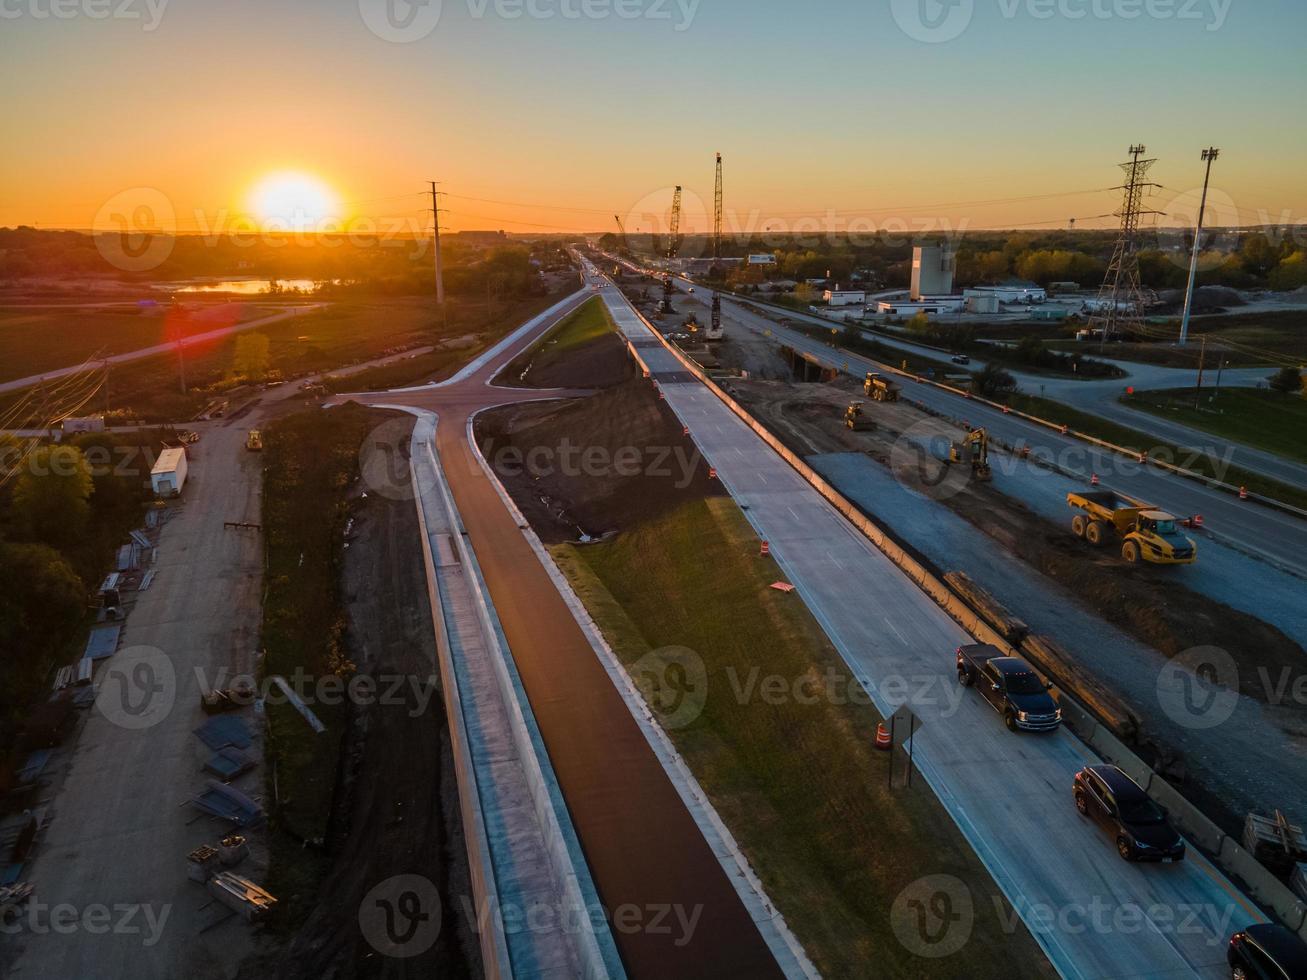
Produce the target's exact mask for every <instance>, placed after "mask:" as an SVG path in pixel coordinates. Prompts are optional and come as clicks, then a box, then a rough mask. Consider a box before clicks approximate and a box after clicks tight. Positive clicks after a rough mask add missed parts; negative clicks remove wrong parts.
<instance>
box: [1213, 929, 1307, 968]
mask: <svg viewBox="0 0 1307 980" xmlns="http://www.w3.org/2000/svg"><path fill="white" fill-rule="evenodd" d="M1225 959H1226V962H1228V963H1229V964H1230V976H1232V977H1234V980H1303V978H1307V943H1304V942H1303V941H1302V940H1301V939H1299V938H1298V936H1297V935H1296V934H1295V933H1292V932H1290V931H1289V930H1288V929H1286V928H1285V927H1284V926H1281V925H1276V924H1273V923H1270V922H1263V923H1260V924H1258V925H1252V926H1249V927H1248V928H1247V929H1244V930H1243V931H1242V932H1236V933H1235V934H1234V935H1233V936H1231V937H1230V945H1229V947H1228V948H1227V949H1226V951H1225Z"/></svg>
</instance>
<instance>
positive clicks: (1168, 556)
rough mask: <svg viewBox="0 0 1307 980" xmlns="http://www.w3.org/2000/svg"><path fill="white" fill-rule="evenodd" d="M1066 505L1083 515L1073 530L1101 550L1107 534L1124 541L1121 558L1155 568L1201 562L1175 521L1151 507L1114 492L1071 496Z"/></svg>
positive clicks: (1091, 492) (1095, 491) (1070, 494)
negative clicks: (1113, 534)
mask: <svg viewBox="0 0 1307 980" xmlns="http://www.w3.org/2000/svg"><path fill="white" fill-rule="evenodd" d="M1066 502H1067V505H1068V506H1070V507H1071V508H1072V509H1073V510H1077V511H1079V512H1080V513H1078V514H1076V515H1075V517H1073V518H1071V530H1072V531H1074V532H1075V535H1076V537H1077V538H1084V539H1085V540H1086V541H1088V542H1089V543H1090V544H1091V545H1094V546H1095V547H1098V546H1100V545H1102V544H1105V543H1106V541H1107V537H1108V534H1109V533H1111V532H1115V533H1116V534H1117V536H1118V537H1120V538H1121V557H1122V558H1124V559H1125V560H1126V561H1128V562H1131V563H1132V564H1133V563H1137V562H1140V561H1146V562H1149V563H1150V564H1153V565H1192V564H1193V563H1194V562H1195V561H1197V560H1198V548H1197V546H1195V545H1194V543H1193V541H1192V540H1190V539H1189V538H1187V537H1185V536H1184V535H1183V534H1181V533H1180V530H1179V528H1178V527H1177V525H1176V520H1175V518H1174V517H1172V516H1171V515H1170V514H1168V513H1166V512H1165V511H1160V510H1158V509H1156V508H1155V507H1153V505H1152V504H1146V503H1144V502H1143V501H1142V500H1136V499H1134V498H1133V497H1127V496H1126V495H1125V494H1122V493H1116V492H1115V491H1113V490H1091V491H1089V492H1086V493H1069V494H1067V495H1066Z"/></svg>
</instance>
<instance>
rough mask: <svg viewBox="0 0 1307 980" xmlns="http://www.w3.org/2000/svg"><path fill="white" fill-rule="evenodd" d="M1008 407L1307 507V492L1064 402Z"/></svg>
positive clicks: (1011, 400) (1028, 401)
mask: <svg viewBox="0 0 1307 980" xmlns="http://www.w3.org/2000/svg"><path fill="white" fill-rule="evenodd" d="M1004 401H1006V402H1007V404H1009V405H1011V406H1012V407H1013V408H1014V409H1016V410H1017V411H1020V412H1026V413H1027V414H1030V415H1037V416H1038V417H1040V418H1042V419H1046V420H1047V421H1049V422H1055V423H1060V424H1063V425H1067V426H1070V427H1071V428H1072V429H1073V430H1075V431H1076V432H1080V433H1083V434H1084V435H1087V436H1093V437H1094V438H1095V439H1102V440H1104V441H1105V442H1110V443H1112V444H1114V445H1117V446H1123V447H1125V448H1126V449H1129V450H1132V451H1134V452H1146V453H1148V454H1149V455H1150V456H1152V457H1154V458H1157V459H1162V460H1165V461H1167V462H1171V463H1175V464H1176V465H1178V466H1184V467H1186V468H1188V469H1191V470H1194V471H1195V472H1197V473H1201V474H1202V475H1204V476H1207V477H1210V478H1211V479H1213V480H1220V481H1221V482H1223V483H1228V484H1230V485H1232V486H1243V487H1247V488H1248V489H1249V490H1250V491H1252V492H1253V493H1259V494H1262V495H1264V496H1267V497H1271V498H1273V499H1275V500H1280V501H1283V502H1284V503H1286V504H1292V505H1293V506H1295V507H1303V508H1307V490H1305V489H1302V488H1299V487H1295V486H1290V485H1289V484H1286V483H1281V482H1279V481H1278V480H1272V479H1270V478H1268V477H1264V476H1262V475H1261V474H1258V473H1252V472H1250V471H1248V470H1244V469H1240V468H1239V467H1237V466H1230V467H1226V466H1224V465H1223V464H1221V463H1220V461H1219V460H1213V459H1211V458H1210V457H1208V456H1204V455H1202V454H1198V453H1194V452H1193V451H1192V450H1188V449H1183V448H1181V447H1179V446H1176V445H1175V444H1173V443H1169V442H1164V441H1163V440H1161V439H1158V438H1157V437H1156V436H1150V435H1148V434H1147V433H1144V432H1140V431H1139V430H1138V429H1132V428H1129V427H1128V426H1124V425H1118V424H1117V423H1115V422H1109V421H1107V420H1105V419H1101V418H1099V417H1098V416H1096V415H1090V414H1088V413H1086V412H1081V411H1078V410H1077V409H1074V408H1069V407H1067V406H1066V405H1063V404H1062V403H1061V402H1056V401H1053V400H1051V399H1048V398H1039V397H1037V396H1035V395H1025V394H1021V393H1016V394H1013V395H1009V396H1007V398H1005V399H1004Z"/></svg>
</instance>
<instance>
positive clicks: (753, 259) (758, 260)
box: [749, 252, 776, 266]
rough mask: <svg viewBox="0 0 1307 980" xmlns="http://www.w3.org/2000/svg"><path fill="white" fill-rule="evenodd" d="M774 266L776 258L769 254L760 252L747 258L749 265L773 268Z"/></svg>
mask: <svg viewBox="0 0 1307 980" xmlns="http://www.w3.org/2000/svg"><path fill="white" fill-rule="evenodd" d="M775 264H776V256H774V255H772V254H771V253H770V252H761V253H758V254H755V255H750V256H749V265H771V266H774V265H775Z"/></svg>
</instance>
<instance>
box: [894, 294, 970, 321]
mask: <svg viewBox="0 0 1307 980" xmlns="http://www.w3.org/2000/svg"><path fill="white" fill-rule="evenodd" d="M965 303H966V300H964V299H963V298H962V297H961V296H926V297H923V298H921V299H882V300H879V301H878V302H877V303H876V312H877V313H879V314H881V315H882V316H915V315H916V314H918V313H924V314H926V315H927V316H938V315H940V314H942V313H961V312H962V309H963V306H964V305H965Z"/></svg>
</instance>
